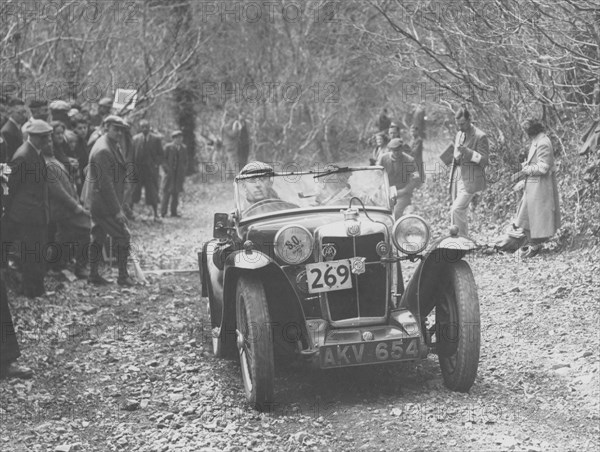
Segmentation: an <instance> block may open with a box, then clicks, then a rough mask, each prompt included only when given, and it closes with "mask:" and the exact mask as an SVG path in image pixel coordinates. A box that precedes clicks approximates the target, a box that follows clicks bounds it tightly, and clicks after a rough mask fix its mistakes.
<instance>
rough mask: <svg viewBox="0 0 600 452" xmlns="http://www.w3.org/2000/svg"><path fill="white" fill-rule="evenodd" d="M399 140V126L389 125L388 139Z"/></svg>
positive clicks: (393, 123) (394, 123) (395, 123)
mask: <svg viewBox="0 0 600 452" xmlns="http://www.w3.org/2000/svg"><path fill="white" fill-rule="evenodd" d="M394 138H400V125H399V124H398V123H397V122H392V123H390V127H389V129H388V139H390V140H392V139H394Z"/></svg>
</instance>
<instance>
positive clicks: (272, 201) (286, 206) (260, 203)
mask: <svg viewBox="0 0 600 452" xmlns="http://www.w3.org/2000/svg"><path fill="white" fill-rule="evenodd" d="M276 203H277V204H280V205H278V206H276V207H275V206H272V207H271V208H269V209H265V211H272V210H280V209H293V208H295V207H298V206H297V205H296V204H293V203H291V202H287V201H282V200H281V199H277V198H267V199H263V200H261V201H258V202H257V203H255V204H252V205H251V206H250V207H248V208H247V209H246V210H244V211H243V212H242V216H249V215H250V213H251V212H252V211H254V210H258V209H260V208H261V207H264V206H266V205H268V204H276Z"/></svg>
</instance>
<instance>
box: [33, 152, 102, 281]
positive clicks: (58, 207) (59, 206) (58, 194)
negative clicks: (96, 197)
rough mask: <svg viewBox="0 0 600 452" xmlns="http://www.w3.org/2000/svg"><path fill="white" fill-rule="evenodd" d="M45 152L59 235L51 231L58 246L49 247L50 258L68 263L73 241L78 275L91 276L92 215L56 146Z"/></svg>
mask: <svg viewBox="0 0 600 452" xmlns="http://www.w3.org/2000/svg"><path fill="white" fill-rule="evenodd" d="M43 155H44V160H45V161H46V175H47V180H48V201H49V205H50V224H53V225H55V227H54V231H55V236H54V237H52V236H50V232H49V238H50V242H54V245H55V246H52V247H49V248H48V254H47V257H48V261H49V262H50V263H58V264H62V265H64V264H66V263H68V262H69V261H70V256H71V253H70V249H69V243H74V252H75V271H74V273H75V276H77V277H78V278H80V279H85V278H87V277H88V276H89V272H88V271H87V269H86V265H87V254H86V252H87V248H88V246H89V242H90V239H89V237H90V228H91V224H90V215H89V213H88V212H86V211H85V210H84V208H83V207H82V206H81V204H79V201H78V197H77V192H76V190H75V188H74V187H73V184H72V183H71V178H70V175H69V171H68V170H67V168H66V167H65V166H64V165H63V164H62V162H60V161H59V160H58V159H57V158H56V157H55V156H54V153H53V148H52V147H48V148H46V149H44V150H43ZM51 253H53V254H51Z"/></svg>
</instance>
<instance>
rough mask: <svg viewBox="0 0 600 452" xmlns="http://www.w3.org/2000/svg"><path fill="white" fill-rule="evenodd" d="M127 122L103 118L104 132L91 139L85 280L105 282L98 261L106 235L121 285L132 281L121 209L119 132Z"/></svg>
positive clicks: (124, 171)
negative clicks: (89, 226)
mask: <svg viewBox="0 0 600 452" xmlns="http://www.w3.org/2000/svg"><path fill="white" fill-rule="evenodd" d="M127 127H128V126H127V124H126V123H125V121H123V119H121V118H120V117H118V116H115V115H110V116H107V117H106V118H105V119H104V129H105V133H104V135H102V136H101V137H100V138H98V140H97V141H96V142H95V143H94V146H93V147H92V151H91V152H90V162H89V165H88V172H87V177H86V181H85V185H87V187H85V186H84V189H83V193H86V195H87V196H86V198H85V203H84V205H85V207H86V208H87V209H88V210H89V211H90V213H91V215H92V229H91V243H90V251H89V262H90V276H89V278H88V282H89V283H91V284H95V285H105V284H108V281H107V280H106V279H104V278H103V277H102V276H101V275H100V273H99V263H100V262H99V261H100V258H101V255H102V247H103V245H104V240H105V239H106V235H107V234H109V235H110V236H111V237H112V238H113V239H114V240H115V242H116V246H117V263H118V266H119V277H118V279H117V283H118V284H119V285H121V286H133V285H134V284H135V283H134V281H133V280H132V279H131V277H130V276H129V273H128V272H127V258H128V256H129V252H130V247H131V234H130V232H129V228H128V227H127V218H126V217H125V212H124V206H123V204H124V200H123V198H124V193H125V185H126V182H127V178H128V170H129V169H128V167H127V162H126V160H125V154H124V150H123V149H122V148H121V144H120V143H121V141H122V138H123V132H124V131H125V129H127Z"/></svg>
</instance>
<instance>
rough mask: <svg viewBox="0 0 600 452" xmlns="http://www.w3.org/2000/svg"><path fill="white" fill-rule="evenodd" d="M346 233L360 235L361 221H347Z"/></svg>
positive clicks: (354, 235) (353, 235)
mask: <svg viewBox="0 0 600 452" xmlns="http://www.w3.org/2000/svg"><path fill="white" fill-rule="evenodd" d="M346 235H348V236H349V237H356V236H357V235H360V223H359V222H358V221H356V220H354V221H353V220H350V221H346Z"/></svg>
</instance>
